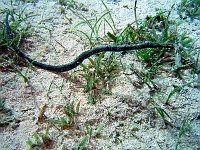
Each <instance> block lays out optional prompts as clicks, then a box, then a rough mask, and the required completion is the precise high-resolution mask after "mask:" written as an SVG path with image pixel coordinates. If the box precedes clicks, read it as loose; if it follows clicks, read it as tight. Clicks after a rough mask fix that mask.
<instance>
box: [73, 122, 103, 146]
mask: <svg viewBox="0 0 200 150" xmlns="http://www.w3.org/2000/svg"><path fill="white" fill-rule="evenodd" d="M102 130H103V125H99V127H98V128H97V130H94V129H93V128H92V126H90V125H89V124H87V123H86V124H85V137H84V139H83V140H82V141H81V142H80V143H79V144H77V145H76V146H75V148H74V149H75V150H87V149H88V147H89V145H90V143H91V140H92V138H97V137H99V136H100V132H101V131H102Z"/></svg>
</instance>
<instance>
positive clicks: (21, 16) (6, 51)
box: [0, 7, 35, 82]
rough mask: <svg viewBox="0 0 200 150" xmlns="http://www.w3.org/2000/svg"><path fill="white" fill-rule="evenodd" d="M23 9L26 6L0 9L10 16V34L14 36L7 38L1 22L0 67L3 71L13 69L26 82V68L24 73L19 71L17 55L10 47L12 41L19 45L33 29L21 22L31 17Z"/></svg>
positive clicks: (2, 12)
mask: <svg viewBox="0 0 200 150" xmlns="http://www.w3.org/2000/svg"><path fill="white" fill-rule="evenodd" d="M25 9H26V7H23V8H22V9H20V10H18V11H15V10H8V9H3V10H0V13H1V14H2V15H3V14H6V13H9V14H10V16H12V23H10V26H11V32H12V36H13V37H14V38H13V39H12V40H9V39H8V37H7V31H6V25H5V23H1V25H0V26H1V28H2V30H0V48H1V49H3V53H1V54H0V69H1V70H4V71H5V70H15V71H16V72H17V73H18V74H19V75H20V76H21V77H22V78H23V79H24V81H25V82H28V78H27V77H26V73H27V71H28V69H27V71H26V73H22V72H21V71H20V69H19V68H18V66H17V63H16V62H17V60H18V56H17V55H16V54H14V53H13V51H12V50H11V49H10V45H11V44H12V43H16V45H18V46H20V45H21V43H22V41H23V39H24V37H26V36H28V35H30V34H31V33H32V32H33V31H34V29H35V28H34V27H29V25H25V24H23V23H24V22H25V20H27V19H28V18H30V17H32V16H26V15H25Z"/></svg>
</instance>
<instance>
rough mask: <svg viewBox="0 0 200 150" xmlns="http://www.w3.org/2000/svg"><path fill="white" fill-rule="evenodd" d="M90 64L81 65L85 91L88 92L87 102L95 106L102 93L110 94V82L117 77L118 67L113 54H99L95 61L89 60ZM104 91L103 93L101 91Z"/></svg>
mask: <svg viewBox="0 0 200 150" xmlns="http://www.w3.org/2000/svg"><path fill="white" fill-rule="evenodd" d="M88 60H89V62H90V64H88V65H84V64H81V67H82V68H83V71H84V73H83V74H82V76H83V77H84V78H85V80H86V87H85V90H86V91H87V92H89V96H88V102H89V103H92V104H95V103H96V102H97V99H98V98H100V97H101V94H102V93H110V90H111V81H112V80H113V79H114V78H116V77H117V76H119V65H118V64H117V62H116V60H115V56H114V53H111V54H110V55H109V56H108V55H105V53H101V54H100V55H99V56H98V57H97V58H96V59H94V60H93V59H92V58H89V59H88ZM102 90H104V91H102Z"/></svg>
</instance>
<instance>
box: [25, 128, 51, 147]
mask: <svg viewBox="0 0 200 150" xmlns="http://www.w3.org/2000/svg"><path fill="white" fill-rule="evenodd" d="M26 143H27V145H28V146H29V147H30V148H31V149H38V148H41V149H46V148H52V147H53V145H54V141H53V140H52V139H51V138H50V137H49V130H48V129H47V130H46V131H45V133H35V134H34V140H31V139H28V141H26Z"/></svg>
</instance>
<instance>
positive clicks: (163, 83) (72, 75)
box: [0, 0, 200, 150]
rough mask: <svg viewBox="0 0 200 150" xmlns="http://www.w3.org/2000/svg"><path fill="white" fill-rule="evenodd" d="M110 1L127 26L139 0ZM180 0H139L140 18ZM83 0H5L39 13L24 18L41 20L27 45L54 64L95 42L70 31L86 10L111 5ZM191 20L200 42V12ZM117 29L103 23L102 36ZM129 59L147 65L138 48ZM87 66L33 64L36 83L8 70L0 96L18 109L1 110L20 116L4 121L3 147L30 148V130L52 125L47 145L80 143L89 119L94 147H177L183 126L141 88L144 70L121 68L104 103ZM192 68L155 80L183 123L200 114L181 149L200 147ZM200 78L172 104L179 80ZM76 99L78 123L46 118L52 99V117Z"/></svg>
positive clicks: (89, 13) (96, 13)
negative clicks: (63, 68)
mask: <svg viewBox="0 0 200 150" xmlns="http://www.w3.org/2000/svg"><path fill="white" fill-rule="evenodd" d="M104 2H105V4H106V5H107V7H108V8H109V9H110V10H111V14H112V17H113V18H114V21H115V24H116V27H117V29H119V31H120V30H122V29H124V28H125V27H126V26H127V24H129V23H132V22H134V21H135V17H134V1H133V0H132V1H131V0H124V1H123V0H122V1H120V0H119V1H114V0H113V1H112V0H107V1H104ZM179 2H180V1H179V0H177V1H175V0H159V1H156V0H138V3H137V16H138V19H141V20H145V18H146V16H147V15H149V16H150V15H155V14H156V13H157V12H159V11H161V10H162V11H165V10H170V9H171V7H172V5H173V4H175V7H176V4H177V3H179ZM76 4H77V5H76V7H75V8H70V9H67V7H64V6H61V5H60V4H58V2H56V0H39V1H38V2H37V3H35V4H33V3H22V2H21V3H19V2H16V3H13V5H12V6H11V5H10V2H9V1H8V0H1V2H0V6H1V9H4V8H9V9H12V8H14V9H16V10H20V9H21V8H25V7H26V9H25V12H24V13H25V14H26V15H36V16H34V17H31V18H28V19H27V20H26V21H25V22H23V23H24V25H28V26H31V27H34V26H35V27H36V28H35V31H34V32H33V33H32V35H31V36H28V37H26V38H25V40H24V41H23V49H27V51H26V53H27V54H28V55H29V56H31V57H32V58H35V57H36V56H38V53H40V57H38V61H41V62H44V63H48V64H52V65H59V64H66V63H69V62H71V61H72V60H74V59H75V58H76V57H77V56H78V55H79V54H80V53H82V52H83V51H85V50H87V49H89V48H90V47H89V42H88V40H87V39H86V38H85V37H84V36H81V35H77V34H73V33H71V32H69V31H70V30H71V29H72V27H74V26H75V25H76V24H77V23H79V22H81V21H83V19H82V15H84V16H85V17H86V18H93V19H94V18H96V17H97V18H98V17H100V16H101V15H102V14H103V13H105V11H106V9H105V6H104V5H103V4H102V2H101V1H100V0H99V1H95V0H91V1H88V0H87V1H86V0H80V1H78V3H76ZM105 17H108V16H105ZM4 18H5V14H4V15H2V16H1V21H4ZM171 18H172V19H174V20H178V19H180V18H179V15H178V14H177V12H176V10H173V11H172V14H171ZM183 21H184V22H183V23H182V24H181V25H180V27H179V30H180V32H183V31H187V33H188V35H189V36H190V37H191V38H193V39H197V41H196V43H195V44H196V45H197V47H199V45H200V40H198V37H199V35H200V29H199V27H200V20H198V19H194V20H192V21H191V20H190V19H185V20H183ZM37 27H38V28H37ZM41 27H45V28H41ZM79 29H81V30H84V31H85V32H88V33H89V32H90V30H89V28H88V26H87V25H86V24H82V25H81V26H79ZM109 30H110V28H109V27H105V26H103V25H102V29H101V28H100V33H99V36H101V37H104V36H105V33H104V32H107V31H109ZM103 31H104V32H103ZM79 34H80V33H79ZM106 44H107V43H106ZM121 61H122V63H123V64H126V65H127V66H129V65H130V64H131V63H133V62H134V64H135V66H136V67H138V68H141V66H142V65H141V63H140V62H138V61H137V60H136V57H135V56H133V55H131V54H126V55H124V56H122V58H121ZM84 63H87V61H86V62H84ZM127 68H128V67H127ZM20 69H21V71H22V73H25V72H26V71H27V67H26V66H23V67H20ZM80 70H81V67H78V68H76V69H74V70H72V71H69V72H67V73H62V74H55V73H51V72H48V71H45V70H41V69H38V68H34V67H32V68H31V69H29V70H28V72H27V74H26V76H27V78H28V79H29V84H27V83H25V82H24V81H23V78H22V77H20V76H19V74H17V73H16V72H13V71H6V72H0V76H1V78H0V93H1V95H0V96H1V98H2V99H4V100H5V105H6V107H8V108H9V109H11V110H12V114H10V116H9V114H1V115H0V117H1V119H2V120H3V119H6V118H14V119H12V121H11V122H10V123H9V125H6V126H4V127H0V150H16V149H19V150H20V149H29V146H28V145H27V144H26V141H27V140H28V139H29V138H30V139H33V140H34V138H33V135H34V134H35V133H44V132H45V130H46V129H49V137H50V138H51V139H52V141H50V142H49V144H47V146H46V147H45V148H44V147H42V148H41V149H58V150H62V149H63V150H64V149H73V148H74V147H75V145H77V144H79V143H80V142H81V141H82V140H83V139H84V138H85V137H86V136H87V135H88V134H87V133H86V127H85V124H86V123H87V124H89V125H90V126H91V127H92V128H93V130H94V133H93V136H92V137H91V139H90V144H89V145H88V149H112V150H115V149H118V150H131V149H133V150H135V149H175V146H176V144H177V142H178V136H179V133H180V132H179V129H177V128H175V127H173V126H170V125H165V124H164V122H163V120H162V118H161V117H160V116H159V114H158V113H157V112H156V111H155V108H154V107H153V106H152V105H151V104H150V99H151V95H150V89H149V87H148V86H147V85H145V84H144V86H142V87H141V88H136V87H135V86H134V85H133V84H132V82H135V81H137V76H136V75H134V74H132V75H128V77H127V75H125V74H123V73H121V75H120V76H119V77H117V78H115V80H113V81H112V82H113V87H112V90H111V94H109V95H106V94H105V95H102V96H101V103H100V102H97V104H95V105H92V104H89V103H88V100H87V97H88V93H86V92H85V90H84V85H85V81H84V80H83V78H82V77H81V76H80V75H78V72H79V71H80ZM80 72H81V71H80ZM190 72H191V71H190V70H189V69H188V70H185V71H183V72H182V76H183V79H180V78H178V77H175V76H172V75H171V74H170V73H166V72H163V73H161V75H159V76H158V77H156V78H155V79H154V82H155V83H156V84H157V85H158V86H159V87H160V88H161V93H162V94H160V97H157V98H156V99H155V102H156V103H158V104H159V105H160V106H162V109H164V110H165V111H166V112H167V113H168V114H169V116H170V117H171V118H172V119H171V120H170V119H169V118H167V119H168V120H170V121H171V122H173V123H174V124H176V125H177V126H179V127H180V128H181V127H182V126H183V124H184V122H186V123H188V122H190V121H191V120H192V123H191V124H190V130H189V131H187V132H186V133H185V134H184V135H183V137H182V138H180V139H179V149H185V150H199V149H200V130H199V128H200V122H199V117H197V118H195V116H199V111H200V107H199V106H200V102H199V100H200V88H199V87H200V81H199V80H200V77H199V74H191V73H190ZM128 73H129V72H128ZM128 73H127V74H128ZM130 79H131V81H132V82H130ZM194 79H195V80H197V82H195V83H194V84H192V85H190V86H189V85H188V86H184V88H183V89H182V90H181V92H179V93H176V94H175V95H174V96H173V97H172V98H171V99H170V105H168V106H167V105H164V102H165V101H166V99H167V97H168V95H169V93H170V92H171V91H172V90H173V89H174V88H175V87H176V86H181V85H183V84H185V83H189V82H191V81H192V80H194ZM61 87H62V89H61ZM72 101H74V104H75V105H76V104H77V103H78V102H79V101H80V104H81V105H80V111H79V113H78V114H77V120H76V124H75V126H74V127H71V128H67V129H62V128H60V127H59V126H57V125H53V124H52V123H48V122H39V121H38V115H39V112H40V109H42V107H43V106H46V109H45V112H44V114H45V116H47V118H60V117H65V115H64V113H63V109H64V106H65V105H66V104H67V103H70V102H72ZM194 118H195V119H194ZM100 126H102V127H103V129H102V131H101V132H100V134H99V135H98V136H97V135H96V136H94V135H95V132H96V130H97V129H98V127H100Z"/></svg>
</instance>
